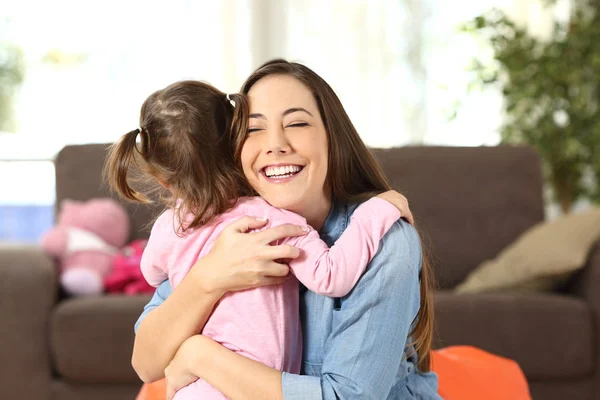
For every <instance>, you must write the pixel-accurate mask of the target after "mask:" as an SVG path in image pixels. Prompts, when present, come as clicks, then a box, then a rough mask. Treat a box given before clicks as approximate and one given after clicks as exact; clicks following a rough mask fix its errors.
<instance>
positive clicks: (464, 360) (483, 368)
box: [136, 346, 531, 400]
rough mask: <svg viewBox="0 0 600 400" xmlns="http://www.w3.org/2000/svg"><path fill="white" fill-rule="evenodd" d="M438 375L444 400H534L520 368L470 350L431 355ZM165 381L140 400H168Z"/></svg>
mask: <svg viewBox="0 0 600 400" xmlns="http://www.w3.org/2000/svg"><path fill="white" fill-rule="evenodd" d="M431 365H432V369H433V371H434V372H436V373H437V374H438V382H439V387H438V393H439V394H440V396H442V398H444V400H481V399H485V400H509V399H510V400H531V395H530V394H529V387H528V385H527V380H526V379H525V376H524V375H523V372H522V371H521V368H520V367H519V365H518V364H517V363H516V362H514V361H512V360H509V359H507V358H503V357H499V356H496V355H493V354H490V353H488V352H485V351H483V350H480V349H477V348H475V347H470V346H454V347H447V348H444V349H441V350H436V351H433V352H432V353H431ZM165 396H166V385H165V381H164V379H163V380H160V381H157V382H154V383H150V384H145V385H144V386H143V387H142V390H141V391H140V393H139V394H138V396H137V399H136V400H164V399H165Z"/></svg>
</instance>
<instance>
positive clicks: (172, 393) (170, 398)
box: [166, 379, 176, 400]
mask: <svg viewBox="0 0 600 400" xmlns="http://www.w3.org/2000/svg"><path fill="white" fill-rule="evenodd" d="M166 386H167V396H166V400H173V397H175V393H176V391H175V388H174V387H173V385H171V384H170V383H169V380H168V379H167V381H166Z"/></svg>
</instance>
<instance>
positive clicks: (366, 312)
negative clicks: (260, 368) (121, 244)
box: [135, 204, 441, 400]
mask: <svg viewBox="0 0 600 400" xmlns="http://www.w3.org/2000/svg"><path fill="white" fill-rule="evenodd" d="M355 209H356V205H346V204H341V205H338V206H335V207H332V210H331V212H330V214H329V216H328V217H327V220H326V221H325V224H324V226H323V229H322V230H321V238H322V239H323V240H324V241H325V242H326V243H327V244H328V245H329V246H331V245H333V243H334V242H335V241H336V240H337V239H338V238H339V237H340V235H341V234H342V232H343V231H344V230H345V229H346V227H347V226H348V223H349V220H350V216H351V215H352V212H353V211H354V210H355ZM420 268H421V244H420V240H419V237H418V235H417V233H416V231H415V229H414V228H413V227H412V226H411V225H410V224H408V223H406V222H404V221H402V220H400V221H398V222H397V223H395V224H394V226H393V227H392V228H391V229H390V231H389V232H388V233H387V234H386V235H385V236H384V237H383V240H382V241H381V243H380V246H379V251H378V252H377V254H376V255H375V257H374V258H373V260H372V261H371V263H370V264H369V266H368V268H367V270H366V272H365V273H364V275H363V276H362V277H361V278H360V280H359V281H358V283H357V285H356V286H355V287H354V289H353V290H352V291H351V292H350V293H349V294H348V295H346V296H345V297H343V298H339V299H334V298H329V297H326V296H321V295H318V294H316V293H313V292H310V291H306V290H303V291H302V296H301V304H300V311H301V318H302V322H303V324H302V325H303V366H302V375H295V374H288V373H285V372H284V373H283V378H282V384H283V394H284V398H285V399H286V400H300V399H302V400H313V399H314V400H318V399H323V400H330V399H365V400H367V399H372V400H382V399H388V400H392V399H419V400H428V399H435V400H441V397H439V396H438V394H437V376H436V375H435V373H432V372H430V373H421V372H419V371H418V370H417V369H416V363H417V359H416V356H415V355H414V352H412V351H411V350H412V349H411V348H410V347H408V346H407V343H408V342H409V338H408V335H409V333H410V329H411V325H412V322H413V320H414V318H415V316H416V314H417V311H418V310H419V304H420V296H419V272H420ZM170 293H171V287H170V283H169V282H164V283H163V284H162V285H161V286H159V287H158V289H157V291H156V293H155V294H154V297H152V300H150V303H148V305H146V307H145V309H144V312H143V313H142V315H141V316H140V318H139V320H138V322H137V323H136V326H135V328H136V330H137V327H138V325H139V323H140V321H141V320H142V319H143V318H144V317H145V315H146V314H147V313H148V312H150V311H151V310H152V309H154V308H155V307H157V306H158V305H160V304H161V303H162V302H163V301H164V299H165V298H166V297H167V296H168V295H169V294H170Z"/></svg>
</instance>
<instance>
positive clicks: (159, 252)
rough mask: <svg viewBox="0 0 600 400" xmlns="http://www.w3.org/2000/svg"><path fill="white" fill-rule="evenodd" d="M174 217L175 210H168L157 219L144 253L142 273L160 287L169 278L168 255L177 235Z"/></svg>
mask: <svg viewBox="0 0 600 400" xmlns="http://www.w3.org/2000/svg"><path fill="white" fill-rule="evenodd" d="M173 217H174V216H173V211H171V210H167V211H165V212H164V213H162V214H161V215H160V216H159V217H158V218H157V219H156V221H155V222H154V225H152V231H151V232H150V237H149V238H148V243H147V244H146V248H145V249H144V253H143V254H142V260H141V263H140V268H141V270H142V275H144V278H146V281H147V282H148V283H149V284H150V285H151V286H154V287H158V286H159V285H160V284H161V283H162V282H164V281H165V280H166V279H167V278H168V268H167V266H168V257H169V252H170V251H172V250H173V246H172V244H173V243H172V241H173V240H172V239H173V238H172V237H173V235H175V230H174V226H173V221H174V219H173Z"/></svg>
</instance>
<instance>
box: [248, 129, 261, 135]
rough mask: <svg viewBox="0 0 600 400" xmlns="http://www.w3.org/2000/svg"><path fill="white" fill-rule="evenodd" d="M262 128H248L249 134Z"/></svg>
mask: <svg viewBox="0 0 600 400" xmlns="http://www.w3.org/2000/svg"><path fill="white" fill-rule="evenodd" d="M260 130H261V128H248V134H250V133H252V132H257V131H260Z"/></svg>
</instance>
